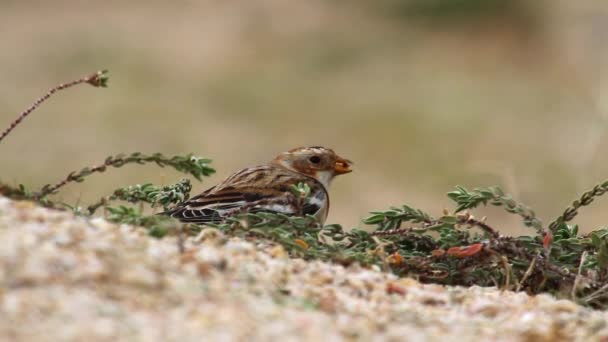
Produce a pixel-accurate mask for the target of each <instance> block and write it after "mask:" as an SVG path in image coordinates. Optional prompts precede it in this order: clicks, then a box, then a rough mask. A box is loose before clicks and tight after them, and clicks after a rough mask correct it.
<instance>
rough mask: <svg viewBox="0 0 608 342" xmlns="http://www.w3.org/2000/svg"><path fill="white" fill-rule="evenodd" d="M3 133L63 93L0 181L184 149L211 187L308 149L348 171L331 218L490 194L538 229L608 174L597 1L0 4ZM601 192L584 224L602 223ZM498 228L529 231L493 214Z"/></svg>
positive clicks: (12, 152)
mask: <svg viewBox="0 0 608 342" xmlns="http://www.w3.org/2000/svg"><path fill="white" fill-rule="evenodd" d="M0 6H1V10H0V51H2V53H0V75H2V78H3V82H2V83H0V128H2V129H3V128H4V127H6V126H7V125H8V124H9V123H10V121H11V120H12V119H13V118H14V117H15V116H16V115H17V114H18V113H19V112H20V111H21V110H22V109H24V108H25V107H27V106H28V105H29V104H30V103H31V102H32V101H33V100H34V99H35V98H37V97H38V96H40V95H42V94H43V93H44V92H45V91H46V90H47V89H48V88H49V87H51V86H53V85H54V84H56V83H58V82H61V81H67V80H70V79H73V78H77V77H80V76H82V75H85V74H88V73H90V72H92V71H95V70H98V69H101V68H107V69H110V72H111V79H110V87H109V88H108V89H103V90H98V89H94V88H92V87H86V86H81V87H78V88H76V89H72V90H69V91H67V92H62V93H60V94H58V95H57V96H56V97H54V98H53V99H51V100H50V101H49V102H48V103H46V104H45V105H44V106H43V107H42V108H41V109H40V110H38V111H37V112H35V113H34V114H33V115H32V116H30V117H28V118H27V119H26V120H25V122H24V123H23V124H22V125H21V126H19V127H18V128H17V129H16V130H15V131H14V133H13V134H12V135H11V136H9V138H7V139H6V140H5V141H4V142H3V143H2V144H1V145H0V167H1V170H2V172H1V174H0V179H2V181H4V182H8V183H10V184H18V183H24V184H27V185H35V186H40V185H43V184H44V183H47V182H54V181H57V180H59V179H61V178H62V177H63V176H64V175H65V174H66V173H67V172H68V171H71V170H76V169H80V168H81V167H83V166H86V165H93V164H97V163H99V162H101V161H103V160H104V158H105V157H106V156H108V155H113V154H117V153H119V152H132V151H141V152H156V151H159V152H163V153H166V154H169V155H172V154H182V153H187V152H193V153H195V154H197V155H200V156H205V157H209V158H211V159H213V160H214V163H213V165H214V167H215V168H216V169H217V170H218V173H217V175H216V176H214V177H213V178H212V179H208V180H206V181H205V182H204V183H203V184H197V185H196V188H195V189H196V191H199V190H204V189H205V188H206V187H208V186H210V185H211V184H212V183H214V182H216V181H219V180H220V178H222V177H224V176H226V175H228V174H229V173H231V172H233V171H235V170H236V169H239V168H242V167H245V166H250V165H254V164H259V163H263V162H265V161H266V160H269V159H270V158H272V157H273V156H274V155H275V154H276V153H278V152H281V151H283V150H286V149H289V148H292V147H296V146H301V145H325V146H328V147H332V148H334V149H335V150H336V151H337V152H338V153H340V154H342V155H344V156H346V157H348V158H351V159H352V160H354V161H355V162H356V171H355V172H354V173H352V174H350V175H347V176H345V177H341V178H339V179H337V180H336V182H335V183H334V185H333V189H332V190H331V193H332V210H331V212H330V217H329V220H328V222H337V223H342V224H344V225H345V226H349V227H350V226H354V225H356V224H357V222H358V221H359V220H360V219H361V218H362V217H364V216H365V215H366V213H367V212H368V211H370V210H374V209H383V208H387V207H388V206H390V205H399V204H402V203H408V204H411V205H413V206H415V207H420V208H422V209H425V210H427V211H429V212H430V213H433V214H439V213H440V212H441V210H442V209H443V208H444V207H448V208H452V207H451V204H450V202H449V200H448V199H447V198H446V197H445V193H446V192H447V191H450V190H451V189H452V188H453V186H454V185H456V184H461V185H465V186H469V187H476V186H489V185H500V186H502V187H503V188H504V189H505V190H506V191H507V192H510V193H513V194H514V196H515V197H516V198H517V199H519V200H522V201H524V202H525V203H527V204H529V205H530V206H532V207H534V208H535V209H537V212H538V214H539V215H540V216H541V217H542V218H543V219H544V220H545V221H549V220H550V219H552V218H553V217H554V216H556V215H558V214H559V213H560V212H561V210H562V209H563V208H564V207H565V206H566V205H567V204H568V203H569V202H570V201H571V200H572V199H574V198H575V197H576V196H578V195H579V194H580V193H581V192H582V191H584V190H586V189H587V188H590V187H591V186H593V185H594V184H595V183H597V182H599V181H601V180H603V179H605V178H608V160H607V159H606V158H605V157H604V156H605V154H604V152H603V151H605V149H606V147H607V146H608V135H607V134H606V128H607V127H606V120H607V119H608V102H607V98H606V95H605V94H606V87H607V86H608V83H607V81H606V80H607V79H606V77H605V76H606V71H607V69H606V66H607V64H608V58H607V57H608V5H606V4H605V2H603V1H586V2H584V4H583V2H574V1H566V0H563V1H545V2H543V1H512V0H510V1H507V0H504V1H501V0H486V1H482V0H457V1H456V0H453V1H448V0H432V1H431V0H380V1H375V2H369V1H364V0H359V1H332V0H308V1H297V0H282V1H279V0H248V1H219V0H216V1H173V2H161V1H132V2H123V1H105V2H103V4H100V3H93V2H84V1H83V2H73V3H72V2H68V1H53V2H50V1H48V2H42V1H38V2H25V1H0ZM180 177H181V176H180V175H178V174H177V173H175V172H172V171H170V170H159V169H158V168H156V167H153V166H149V167H138V166H127V167H124V168H123V169H119V170H112V171H111V172H108V173H107V174H106V175H98V176H95V177H92V178H91V179H90V180H89V181H88V182H87V183H86V184H84V185H72V186H70V187H69V188H66V191H65V192H63V193H62V194H61V195H60V196H61V198H62V199H64V200H66V201H69V202H77V201H79V202H80V203H86V202H88V201H92V200H94V199H96V198H98V197H100V196H102V195H104V194H107V193H108V192H110V191H112V190H113V189H114V188H117V187H119V186H124V185H128V184H133V183H138V182H139V183H143V182H153V183H157V184H158V183H172V182H175V181H177V180H178V179H179V178H180ZM605 208H608V199H604V200H599V201H598V202H597V203H596V204H595V206H594V207H592V208H589V209H585V210H584V211H583V212H582V213H581V215H580V217H579V218H578V219H577V222H579V223H581V224H584V225H585V227H584V230H590V229H592V228H596V227H597V226H599V225H602V224H605V223H607V222H608V214H605V213H604V212H605V211H606V210H605ZM486 214H487V215H491V216H490V219H489V221H488V222H489V223H491V224H494V225H496V226H499V227H501V228H502V229H503V230H505V231H510V232H512V233H523V232H526V230H525V229H521V228H520V227H519V226H520V225H519V223H518V222H519V220H518V219H517V218H513V217H511V216H508V215H503V214H502V212H501V211H500V210H495V209H493V210H485V211H481V212H480V215H486Z"/></svg>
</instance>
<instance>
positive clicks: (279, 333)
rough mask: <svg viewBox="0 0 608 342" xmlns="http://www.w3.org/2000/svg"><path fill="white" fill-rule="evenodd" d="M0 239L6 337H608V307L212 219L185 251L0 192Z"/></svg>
mask: <svg viewBox="0 0 608 342" xmlns="http://www.w3.org/2000/svg"><path fill="white" fill-rule="evenodd" d="M0 240H1V241H2V244H0V317H2V319H0V336H3V338H2V339H6V340H8V339H10V340H12V341H16V340H17V341H18V340H21V341H25V340H27V341H35V340H55V341H57V340H62V341H84V340H87V341H91V340H113V341H115V340H129V341H173V340H179V341H233V340H254V341H255V340H257V341H268V340H284V341H309V340H310V341H312V340H315V341H319V340H327V341H341V340H366V341H369V340H374V341H375V340H378V341H384V340H411V341H424V340H438V339H440V338H441V339H445V338H450V337H453V338H458V340H459V341H471V340H486V341H488V340H495V341H519V340H522V341H527V340H530V341H531V340H534V341H554V340H585V341H589V340H606V339H608V325H607V323H606V320H607V318H608V313H606V312H600V311H593V310H590V309H587V308H583V307H580V306H578V305H576V304H574V303H572V302H569V301H566V300H556V299H554V298H552V297H551V296H548V295H540V296H535V297H530V296H528V295H526V294H523V293H512V292H501V291H499V290H497V289H494V288H478V287H472V288H460V287H443V286H438V285H423V284H420V283H418V282H417V281H415V280H413V279H407V278H403V279H400V278H397V277H396V276H394V275H392V274H388V273H383V272H381V271H380V270H378V269H363V268H361V267H357V266H352V267H348V268H344V267H342V266H337V265H332V264H329V263H323V262H316V261H304V260H300V259H290V258H289V257H288V256H287V254H286V253H285V251H284V250H283V249H282V248H281V247H280V246H274V245H268V244H265V243H255V242H247V241H243V240H240V239H235V238H229V237H226V236H222V234H220V233H219V232H217V231H213V230H204V231H203V233H202V234H201V235H199V236H198V237H196V238H189V239H187V240H186V241H185V247H186V252H185V253H184V254H180V253H179V251H178V245H177V240H176V239H175V238H172V237H170V238H165V239H162V240H157V239H154V238H150V237H148V236H147V235H146V232H145V231H144V230H143V229H141V228H137V227H132V226H126V225H115V224H111V223H108V222H106V221H105V220H103V219H100V218H96V219H92V220H86V219H84V218H78V217H73V216H72V215H71V214H69V213H62V212H56V211H49V210H46V209H42V208H38V207H35V206H34V205H32V204H30V203H24V202H12V201H10V200H8V199H5V198H0Z"/></svg>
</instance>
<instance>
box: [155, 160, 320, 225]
mask: <svg viewBox="0 0 608 342" xmlns="http://www.w3.org/2000/svg"><path fill="white" fill-rule="evenodd" d="M299 182H306V183H308V184H309V185H310V186H311V188H313V189H315V191H316V189H318V188H319V187H320V189H321V190H322V191H323V193H324V194H325V189H324V188H323V186H322V185H321V184H320V183H318V182H317V181H316V180H314V179H312V178H309V177H306V176H303V175H300V174H298V173H295V172H292V171H289V170H284V169H278V168H276V167H271V166H259V167H255V168H250V169H244V170H241V171H239V172H237V173H235V174H233V175H231V176H230V177H228V178H226V179H225V180H224V181H223V182H221V183H220V184H218V185H216V186H214V187H212V188H210V189H208V190H206V191H205V192H203V193H201V194H200V195H197V196H195V197H193V198H191V199H190V200H188V201H186V202H184V203H181V204H179V205H178V206H177V207H176V208H174V209H173V210H170V211H168V212H165V213H164V214H166V215H169V216H172V217H175V218H176V219H178V220H180V221H182V222H187V223H197V224H204V223H219V222H221V221H223V220H224V219H225V218H226V217H228V216H230V215H232V214H234V213H238V212H239V210H242V209H247V211H248V212H259V211H271V212H281V213H284V214H288V215H289V214H295V207H293V198H294V196H293V194H292V193H291V185H292V184H297V183H299ZM319 208H320V206H319V204H318V203H311V204H310V205H308V204H306V205H305V206H304V208H303V211H304V213H305V214H308V213H310V214H314V213H316V212H317V211H318V210H319Z"/></svg>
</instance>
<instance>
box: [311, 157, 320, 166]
mask: <svg viewBox="0 0 608 342" xmlns="http://www.w3.org/2000/svg"><path fill="white" fill-rule="evenodd" d="M308 160H310V162H311V163H313V164H319V163H320V162H321V157H319V156H312V157H310V158H308Z"/></svg>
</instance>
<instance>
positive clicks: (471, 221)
mask: <svg viewBox="0 0 608 342" xmlns="http://www.w3.org/2000/svg"><path fill="white" fill-rule="evenodd" d="M457 217H458V220H459V221H460V223H461V224H468V225H471V226H477V227H479V228H481V230H483V231H484V232H486V233H488V234H489V235H490V236H492V237H493V238H495V239H498V238H499V237H500V233H498V231H497V230H496V229H494V228H492V227H490V226H489V225H488V224H487V223H485V222H484V221H485V220H477V219H475V218H474V217H473V215H471V214H470V213H468V212H465V213H462V214H458V215H457Z"/></svg>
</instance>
